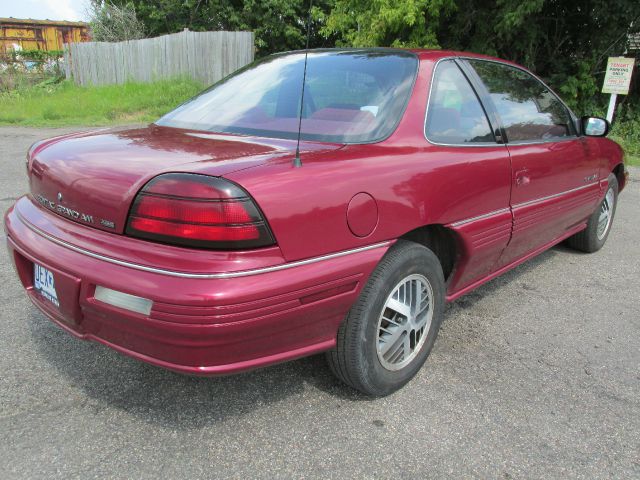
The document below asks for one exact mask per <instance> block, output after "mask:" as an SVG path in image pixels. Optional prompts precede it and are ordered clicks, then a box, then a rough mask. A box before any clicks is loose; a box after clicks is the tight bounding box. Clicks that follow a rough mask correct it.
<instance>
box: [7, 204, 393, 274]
mask: <svg viewBox="0 0 640 480" xmlns="http://www.w3.org/2000/svg"><path fill="white" fill-rule="evenodd" d="M15 213H16V214H17V216H18V218H19V219H20V221H21V222H22V223H23V224H24V225H25V226H26V227H27V228H29V230H31V231H33V232H34V233H36V234H38V235H40V236H41V237H43V238H46V239H47V240H49V241H50V242H53V243H55V244H56V245H60V246H61V247H64V248H68V249H69V250H73V251H74V252H77V253H80V254H82V255H86V256H88V257H91V258H95V259H98V260H102V261H105V262H109V263H113V264H115V265H120V266H122V267H128V268H133V269H136V270H142V271H144V272H150V273H158V274H160V275H167V276H170V277H180V278H200V279H215V278H238V277H247V276H251V275H260V274H262V273H269V272H277V271H279V270H287V269H289V268H295V267H301V266H303V265H309V264H312V263H317V262H322V261H324V260H331V259H333V258H339V257H344V256H347V255H352V254H355V253H360V252H366V251H367V250H373V249H376V248H381V247H386V246H388V245H390V244H391V243H392V241H390V240H387V241H385V242H380V243H374V244H372V245H367V246H365V247H359V248H354V249H351V250H343V251H341V252H336V253H330V254H327V255H321V256H319V257H312V258H307V259H305V260H298V261H295V262H289V263H282V264H280V265H274V266H272V267H264V268H256V269H253V270H240V271H237V272H221V273H188V272H177V271H175V270H166V269H162V268H154V267H147V266H145V265H140V264H138V263H132V262H127V261H124V260H118V259H116V258H112V257H107V256H105V255H101V254H99V253H95V252H92V251H90V250H86V249H84V248H82V247H78V246H76V245H73V244H72V243H69V242H66V241H64V240H61V239H59V238H57V237H54V236H53V235H50V234H48V233H47V232H45V231H43V230H42V229H40V228H38V227H36V226H35V225H33V224H32V223H31V222H29V221H28V220H27V219H26V218H24V217H23V216H22V215H21V214H20V212H19V211H18V210H15Z"/></svg>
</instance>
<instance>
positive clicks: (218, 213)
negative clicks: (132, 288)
mask: <svg viewBox="0 0 640 480" xmlns="http://www.w3.org/2000/svg"><path fill="white" fill-rule="evenodd" d="M126 234H127V235H129V236H132V237H137V238H144V239H147V240H153V241H156V242H161V243H169V244H173V245H181V246H186V247H195V248H210V249H225V250H230V249H243V248H257V247H265V246H268V245H273V244H274V240H273V236H272V235H271V232H270V230H269V227H268V226H267V224H266V222H265V220H264V218H263V217H262V214H261V213H260V211H259V210H258V207H257V206H256V204H255V203H254V202H253V200H252V199H251V197H249V194H248V193H247V192H245V191H244V190H243V189H242V188H240V187H239V186H238V185H235V184H234V183H231V182H229V181H228V180H224V179H222V178H219V177H209V176H206V175H197V174H192V173H167V174H164V175H159V176H157V177H155V178H154V179H152V180H150V181H149V182H148V183H147V184H146V185H145V186H144V187H143V188H142V190H140V192H138V195H136V198H135V200H134V201H133V205H132V207H131V212H130V213H129V219H128V221H127V228H126Z"/></svg>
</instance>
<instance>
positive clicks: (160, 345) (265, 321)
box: [5, 198, 389, 375]
mask: <svg viewBox="0 0 640 480" xmlns="http://www.w3.org/2000/svg"><path fill="white" fill-rule="evenodd" d="M47 216H49V217H50V218H48V217H47ZM48 221H50V222H51V225H52V227H51V228H48ZM58 221H59V220H58V219H57V217H55V216H54V215H53V214H50V213H47V212H44V211H41V210H38V209H35V210H34V208H33V204H32V203H31V202H30V200H29V199H27V198H23V199H21V200H19V201H18V202H17V204H16V206H14V207H13V208H11V209H10V210H9V211H8V212H7V215H6V216H5V230H6V232H7V239H8V240H7V241H8V247H9V251H10V254H11V257H12V259H13V261H14V264H15V266H16V270H17V272H18V275H19V277H20V280H21V282H22V285H23V286H24V288H25V289H26V292H27V294H28V296H29V298H30V299H31V300H32V301H33V303H34V304H35V305H36V306H37V307H38V308H39V309H40V310H42V311H43V312H44V313H45V314H46V315H47V316H48V317H49V318H51V319H52V320H53V321H55V322H56V323H57V324H58V325H60V326H61V327H63V328H64V329H65V330H66V331H68V332H69V333H71V334H72V335H74V336H76V337H79V338H82V339H86V340H94V341H97V342H100V343H103V344H105V345H107V346H109V347H111V348H113V349H115V350H118V351H120V352H122V353H124V354H127V355H130V356H132V357H135V358H137V359H139V360H143V361H145V362H148V363H151V364H154V365H158V366H161V367H164V368H168V369H171V370H175V371H179V372H184V373H190V374H200V375H215V374H228V373H234V372H238V371H242V370H248V369H252V368H256V367H261V366H265V365H269V364H273V363H277V362H282V361H286V360H290V359H293V358H298V357H302V356H305V355H310V354H313V353H317V352H320V351H323V350H327V349H329V348H331V347H332V346H333V345H334V344H335V338H336V334H337V329H338V327H339V325H340V323H341V322H342V320H343V319H344V317H345V315H346V313H347V312H348V310H349V308H350V307H351V305H352V304H353V303H354V301H355V300H356V298H357V296H358V294H359V292H360V289H361V288H362V285H363V283H364V282H365V281H366V279H367V278H368V277H369V275H370V273H371V271H372V270H373V269H374V268H375V266H376V264H377V263H378V262H379V260H380V259H381V258H382V256H383V255H384V253H385V252H386V251H387V249H388V248H389V244H383V245H374V246H370V247H365V248H362V249H357V250H353V251H350V252H347V254H343V255H339V256H327V257H326V258H322V259H318V260H317V261H312V262H297V263H295V264H291V265H289V264H283V263H279V264H278V263H274V265H272V266H269V265H263V263H264V262H265V260H264V255H263V254H257V255H259V256H260V260H259V262H261V265H262V267H261V268H259V269H255V270H253V271H247V272H245V273H240V274H238V273H237V272H236V273H235V274H234V275H235V276H231V277H224V274H225V272H222V271H220V270H218V271H217V272H214V273H212V274H211V275H210V276H207V275H206V274H203V273H202V272H197V273H195V274H193V275H191V274H190V273H189V272H185V271H179V272H176V273H178V275H171V274H168V271H166V270H156V269H153V268H148V269H144V268H142V269H140V268H137V267H136V266H135V265H137V264H135V265H134V264H131V263H129V259H127V258H123V257H122V256H118V255H121V252H122V251H124V250H126V249H124V248H123V242H125V243H126V242H127V239H126V238H125V237H121V236H116V235H112V236H113V237H118V239H117V243H118V245H117V250H115V249H114V251H113V255H108V253H109V252H108V251H106V250H105V249H107V248H108V246H106V245H105V243H104V241H103V240H104V238H105V237H103V236H99V237H100V238H99V239H93V240H90V239H89V236H90V235H93V233H94V232H91V230H92V229H90V228H89V227H81V226H74V227H73V229H75V230H78V229H86V230H87V231H88V235H83V236H82V237H80V236H79V235H76V237H77V238H76V239H77V240H78V241H75V242H74V233H73V231H71V230H73V229H69V230H67V231H66V233H65V235H66V237H65V238H64V239H60V237H59V236H54V235H53V234H54V233H60V232H61V230H56V229H55V228H54V227H55V223H56V222H58ZM83 232H84V230H83ZM101 235H102V234H101ZM106 235H109V234H106ZM62 240H64V241H62ZM80 240H82V242H80ZM131 242H132V248H134V247H139V245H140V243H139V242H140V241H138V240H133V239H131ZM74 246H75V247H78V248H73V247H74ZM114 248H115V247H114ZM96 251H100V252H101V253H100V255H89V254H87V252H96ZM148 260H149V261H151V263H149V264H148V266H149V265H152V264H153V263H152V259H151V258H150V259H148ZM187 260H188V259H186V260H185V263H187V264H188V263H189V262H188V261H187ZM245 261H246V259H245ZM270 261H271V260H270ZM34 263H38V264H40V265H42V266H44V267H46V268H48V269H49V270H51V271H52V272H53V274H54V278H55V284H56V291H57V294H58V299H59V302H60V305H59V307H55V306H54V305H53V304H52V303H50V302H49V301H48V300H46V299H45V298H44V297H42V296H41V295H40V294H39V293H37V292H36V291H35V290H34V288H33V264H34ZM229 263H230V264H233V254H229ZM216 264H217V265H219V264H220V259H219V258H217V259H216ZM226 273H228V272H226ZM96 285H101V286H104V287H107V288H111V289H114V290H118V291H121V292H124V293H128V294H131V295H136V296H139V297H143V298H147V299H150V300H152V302H153V306H152V308H151V312H150V313H149V314H148V315H144V314H140V313H136V312H133V311H129V310H125V309H122V308H118V307H114V306H112V305H109V304H106V303H102V302H100V301H99V300H96V299H95V298H94V291H95V287H96Z"/></svg>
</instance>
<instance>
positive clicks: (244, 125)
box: [156, 51, 418, 143]
mask: <svg viewBox="0 0 640 480" xmlns="http://www.w3.org/2000/svg"><path fill="white" fill-rule="evenodd" d="M417 67H418V60H417V58H416V57H415V55H413V54H411V53H405V52H379V51H362V52H360V51H350V52H322V51H320V52H310V53H309V59H308V64H307V77H306V84H305V93H304V107H303V109H302V135H301V136H302V139H305V140H320V141H325V142H335V143H366V142H373V141H377V140H381V139H384V138H386V137H387V136H389V135H390V134H391V133H392V132H393V130H394V129H395V127H396V126H397V124H398V122H399V121H400V117H401V116H402V114H403V112H404V109H405V107H406V104H407V101H408V98H409V94H410V92H411V88H412V86H413V82H414V79H415V75H416V72H417ZM303 72H304V53H291V54H286V55H276V56H271V57H267V58H265V59H263V60H260V61H258V62H255V63H253V64H251V65H250V66H248V67H246V68H244V69H242V70H240V71H238V72H237V73H235V74H233V75H232V76H230V77H227V78H225V79H223V80H221V81H220V82H218V83H216V84H215V85H213V86H212V87H210V88H209V89H208V90H205V91H204V92H202V93H201V94H199V95H198V96H196V97H194V98H192V99H191V100H189V101H187V102H186V103H184V104H182V105H181V106H179V107H178V108H176V109H175V110H173V111H172V112H170V113H168V114H167V115H165V116H164V117H162V118H161V119H160V120H158V121H157V122H156V124H157V125H162V126H167V127H176V128H186V129H194V130H205V131H210V132H219V133H234V134H241V135H255V136H262V137H273V138H292V139H295V138H297V134H298V117H299V115H300V99H301V90H302V79H303Z"/></svg>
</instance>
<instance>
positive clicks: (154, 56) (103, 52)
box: [64, 30, 254, 85]
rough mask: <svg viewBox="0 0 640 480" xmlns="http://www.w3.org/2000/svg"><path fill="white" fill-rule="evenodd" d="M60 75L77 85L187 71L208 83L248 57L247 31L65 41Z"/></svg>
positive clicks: (250, 43) (250, 50)
mask: <svg viewBox="0 0 640 480" xmlns="http://www.w3.org/2000/svg"><path fill="white" fill-rule="evenodd" d="M65 47H66V48H65V62H64V64H65V74H66V77H67V78H73V80H74V81H75V83H77V84H78V85H106V84H113V83H124V82H126V81H138V82H151V81H154V80H157V79H161V78H174V77H178V76H189V77H192V78H195V79H198V80H201V81H202V82H203V83H205V84H207V85H209V84H212V83H214V82H216V81H218V80H220V79H221V78H223V77H225V76H226V75H228V74H230V73H232V72H233V71H235V70H237V69H239V68H241V67H243V66H245V65H246V64H248V63H250V62H252V61H253V53H254V46H253V32H190V31H188V30H185V31H183V32H180V33H174V34H171V35H163V36H161V37H155V38H145V39H142V40H129V41H126V42H117V43H109V42H85V43H70V44H68V45H66V46H65Z"/></svg>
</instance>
